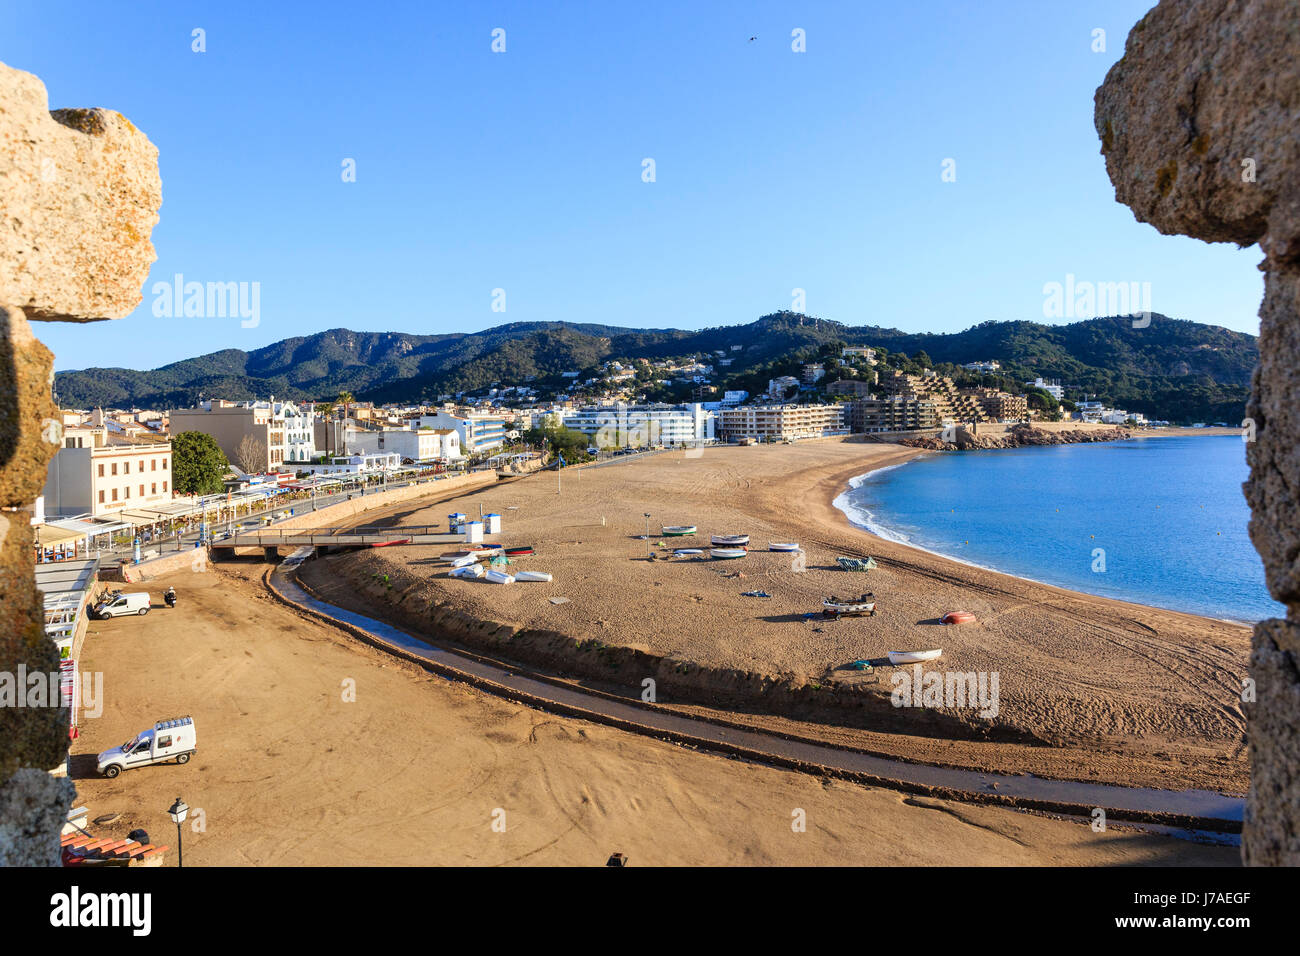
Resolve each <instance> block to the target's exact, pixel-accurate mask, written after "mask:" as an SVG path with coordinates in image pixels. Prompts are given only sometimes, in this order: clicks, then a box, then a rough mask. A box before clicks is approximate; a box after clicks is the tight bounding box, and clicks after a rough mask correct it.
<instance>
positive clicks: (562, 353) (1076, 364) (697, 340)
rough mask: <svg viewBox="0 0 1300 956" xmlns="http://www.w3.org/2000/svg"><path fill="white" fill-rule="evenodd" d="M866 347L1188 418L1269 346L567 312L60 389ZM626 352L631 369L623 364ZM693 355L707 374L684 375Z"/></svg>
mask: <svg viewBox="0 0 1300 956" xmlns="http://www.w3.org/2000/svg"><path fill="white" fill-rule="evenodd" d="M854 346H869V347H871V348H873V349H875V350H877V351H878V353H879V355H880V358H881V360H882V361H883V362H887V363H890V364H892V365H894V366H895V367H897V366H898V365H899V364H903V365H911V366H918V365H919V366H921V367H931V366H933V367H935V368H938V369H940V370H941V371H942V370H943V369H944V367H946V366H948V365H951V366H954V367H961V366H965V367H966V369H967V371H968V372H970V373H971V374H976V373H979V374H987V375H990V376H993V378H994V379H997V381H993V380H992V379H991V380H990V381H989V384H991V385H997V386H999V387H1004V388H1008V387H1019V386H1023V385H1025V384H1026V383H1029V382H1032V381H1034V380H1036V379H1040V378H1043V379H1047V380H1050V381H1053V382H1060V383H1061V384H1062V385H1063V386H1065V387H1066V388H1067V389H1068V393H1069V394H1070V395H1071V396H1072V397H1074V398H1076V399H1084V398H1095V399H1098V400H1101V401H1104V402H1107V403H1110V404H1113V405H1115V406H1116V407H1124V408H1129V409H1132V410H1135V411H1140V412H1143V413H1145V414H1147V415H1148V416H1150V417H1155V418H1163V419H1170V420H1174V421H1206V420H1208V421H1228V422H1235V421H1240V418H1241V415H1242V408H1243V406H1244V404H1245V401H1246V397H1247V394H1248V391H1249V383H1250V374H1251V370H1252V369H1253V368H1254V366H1255V363H1256V361H1257V360H1258V357H1259V349H1258V344H1257V342H1256V339H1255V337H1254V336H1252V335H1248V334H1245V333H1242V332H1233V331H1231V330H1229V329H1225V328H1222V327H1219V326H1214V325H1203V324H1200V323H1197V322H1188V321H1182V320H1178V319H1171V318H1168V317H1167V316H1163V315H1160V314H1153V315H1152V316H1151V319H1150V323H1149V325H1146V326H1145V327H1140V328H1135V327H1134V322H1133V321H1132V319H1131V318H1129V317H1110V318H1098V319H1088V320H1084V321H1079V322H1074V323H1071V324H1069V325H1044V324H1042V323H1038V322H1024V321H1009V322H995V321H990V322H983V323H980V324H979V325H976V326H973V327H971V328H968V329H966V330H964V331H962V332H953V333H908V332H902V331H900V330H898V329H891V328H885V327H882V326H850V325H844V324H842V323H839V322H835V321H831V320H828V319H822V318H817V317H813V316H807V315H802V314H799V313H794V312H777V313H773V314H771V315H765V316H763V317H762V318H760V319H758V320H757V321H755V322H751V323H748V324H745V325H734V326H721V327H718V328H710V329H702V330H699V331H685V330H681V329H672V328H661V329H631V328H621V327H617V326H606V325H590V324H576V325H571V324H568V323H562V322H521V323H511V324H505V325H499V326H494V327H492V328H489V329H485V330H483V331H481V332H475V333H452V334H444V335H416V334H411V333H406V332H354V331H351V330H349V329H330V330H328V331H325V332H318V333H316V334H315V335H309V336H300V337H295V338H290V339H284V340H283V341H280V342H276V343H274V344H273V345H268V346H266V347H265V348H260V349H256V350H254V351H252V352H244V351H241V350H239V349H226V350H223V351H220V352H213V353H210V354H208V355H201V356H198V357H196V358H192V359H186V360H184V361H181V362H175V363H173V364H171V365H166V366H163V367H162V368H159V369H155V370H152V371H140V370H133V369H124V368H91V369H82V370H79V371H66V372H59V373H58V374H57V375H56V376H55V391H56V393H57V395H58V399H59V402H60V403H61V404H62V405H64V406H65V407H80V408H90V407H94V406H103V407H119V408H120V407H126V408H130V407H150V408H163V409H166V408H173V407H181V406H188V405H193V404H195V403H196V402H197V401H199V399H200V397H203V398H214V397H218V398H226V399H232V400H243V399H252V398H257V397H265V396H267V395H272V394H273V395H276V396H279V397H281V398H284V399H290V400H303V399H332V398H334V397H335V396H336V395H338V393H339V392H341V391H348V392H351V393H352V394H353V395H355V396H356V398H357V399H358V400H362V401H373V402H377V403H384V402H432V401H437V400H439V399H440V398H444V397H447V396H465V395H487V394H488V393H489V390H490V389H497V390H498V393H499V391H500V390H501V389H504V388H508V387H512V386H515V387H519V386H526V393H527V394H531V395H536V396H537V397H538V398H547V399H549V398H552V397H553V396H555V395H557V394H564V395H567V396H574V395H578V396H583V397H586V398H589V399H593V400H600V399H602V398H608V397H610V394H611V393H610V391H609V389H610V386H611V384H614V383H617V384H618V386H619V387H620V389H621V390H622V394H626V395H627V396H628V397H629V398H632V399H640V398H644V399H645V400H650V401H656V400H663V401H686V400H692V399H707V398H709V397H713V396H714V395H721V394H722V393H723V392H724V391H725V390H744V391H747V392H748V393H749V394H750V395H755V396H757V395H760V394H762V393H763V392H764V391H765V390H766V389H767V388H768V384H769V382H771V381H772V380H773V379H778V378H781V377H782V376H791V377H799V376H801V375H806V367H807V366H808V365H809V364H817V363H825V364H826V365H827V366H828V368H827V372H828V374H830V375H834V374H835V371H836V366H837V364H838V360H839V358H840V357H841V355H842V354H843V349H845V348H850V347H854ZM613 367H616V368H615V371H616V372H617V373H618V374H611V371H610V370H611V368H613ZM683 368H686V369H690V370H691V371H692V373H693V374H690V375H686V376H683V375H681V374H680V370H681V369H683ZM665 369H668V370H671V374H670V373H668V372H665V371H664V370H665ZM1020 390H1021V391H1023V388H1021V389H1020ZM493 394H497V393H493Z"/></svg>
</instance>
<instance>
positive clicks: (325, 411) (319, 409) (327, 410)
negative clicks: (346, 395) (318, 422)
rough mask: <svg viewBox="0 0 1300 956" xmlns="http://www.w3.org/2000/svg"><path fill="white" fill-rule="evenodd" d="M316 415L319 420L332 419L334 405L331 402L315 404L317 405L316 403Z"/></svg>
mask: <svg viewBox="0 0 1300 956" xmlns="http://www.w3.org/2000/svg"><path fill="white" fill-rule="evenodd" d="M316 414H317V415H319V416H320V417H321V418H333V417H334V403H333V402H317V403H316Z"/></svg>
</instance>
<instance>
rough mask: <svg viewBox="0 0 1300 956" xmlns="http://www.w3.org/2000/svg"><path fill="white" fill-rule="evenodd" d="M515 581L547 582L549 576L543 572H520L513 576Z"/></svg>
mask: <svg viewBox="0 0 1300 956" xmlns="http://www.w3.org/2000/svg"><path fill="white" fill-rule="evenodd" d="M515 580H516V581H549V580H551V576H550V575H549V574H548V573H546V572H545V571H520V572H518V573H516V574H515Z"/></svg>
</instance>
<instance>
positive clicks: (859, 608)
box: [822, 594, 876, 614]
mask: <svg viewBox="0 0 1300 956" xmlns="http://www.w3.org/2000/svg"><path fill="white" fill-rule="evenodd" d="M822 607H824V608H826V610H828V611H834V612H835V613H836V614H874V613H875V612H876V596H875V595H874V594H864V595H862V596H861V597H856V598H838V597H828V598H827V599H826V600H824V601H822Z"/></svg>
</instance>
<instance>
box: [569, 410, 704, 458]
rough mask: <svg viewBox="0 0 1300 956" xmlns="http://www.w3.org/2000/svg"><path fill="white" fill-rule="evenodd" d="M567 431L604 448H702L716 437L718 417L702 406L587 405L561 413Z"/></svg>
mask: <svg viewBox="0 0 1300 956" xmlns="http://www.w3.org/2000/svg"><path fill="white" fill-rule="evenodd" d="M561 419H562V422H563V424H564V427H565V428H572V429H573V430H574V431H579V432H582V433H583V434H584V435H591V436H592V438H593V444H595V445H596V446H597V447H601V448H637V447H644V446H650V445H669V446H673V445H701V444H705V443H707V442H712V441H715V440H716V438H717V431H716V423H717V416H716V414H715V413H714V412H712V411H709V410H708V409H706V408H705V407H704V405H703V404H701V403H699V402H695V403H692V404H688V405H663V404H659V405H628V404H623V403H619V404H614V405H584V406H582V407H581V408H577V409H574V410H572V411H565V412H563V413H562V414H561Z"/></svg>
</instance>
